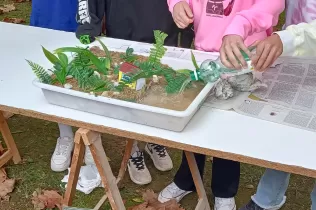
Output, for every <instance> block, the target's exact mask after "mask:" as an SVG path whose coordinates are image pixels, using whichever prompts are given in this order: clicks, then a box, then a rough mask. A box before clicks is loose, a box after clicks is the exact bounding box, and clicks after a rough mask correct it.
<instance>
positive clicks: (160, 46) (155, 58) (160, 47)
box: [148, 30, 168, 63]
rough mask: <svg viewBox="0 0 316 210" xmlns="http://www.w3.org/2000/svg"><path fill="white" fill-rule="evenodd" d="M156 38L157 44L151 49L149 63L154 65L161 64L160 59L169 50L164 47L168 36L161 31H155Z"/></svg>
mask: <svg viewBox="0 0 316 210" xmlns="http://www.w3.org/2000/svg"><path fill="white" fill-rule="evenodd" d="M154 36H155V42H156V43H155V44H154V47H153V48H151V49H150V55H149V58H148V61H149V62H152V63H159V62H160V59H161V58H162V57H163V56H164V55H165V53H166V51H167V49H166V48H165V47H164V43H165V39H166V38H167V36H168V35H167V34H165V33H163V32H161V31H158V30H155V31H154Z"/></svg>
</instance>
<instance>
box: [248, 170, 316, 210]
mask: <svg viewBox="0 0 316 210" xmlns="http://www.w3.org/2000/svg"><path fill="white" fill-rule="evenodd" d="M289 180H290V174H289V173H286V172H283V171H276V170H273V169H266V171H265V173H264V175H263V176H262V177H261V179H260V182H259V185H258V188H257V193H256V194H255V195H253V196H252V200H253V201H254V202H255V203H256V204H257V205H258V206H260V207H261V208H264V209H267V210H276V209H280V208H281V207H282V206H283V204H284V203H285V199H286V197H285V192H286V190H287V188H288V185H289ZM311 199H312V210H316V185H315V186H314V189H313V191H312V193H311Z"/></svg>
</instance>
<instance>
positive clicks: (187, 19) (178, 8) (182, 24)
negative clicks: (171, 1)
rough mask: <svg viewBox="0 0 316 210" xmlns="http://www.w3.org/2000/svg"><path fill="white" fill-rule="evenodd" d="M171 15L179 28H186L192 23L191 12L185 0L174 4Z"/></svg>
mask: <svg viewBox="0 0 316 210" xmlns="http://www.w3.org/2000/svg"><path fill="white" fill-rule="evenodd" d="M172 17H173V20H174V22H175V23H176V25H177V26H178V27H179V28H186V27H188V26H189V25H190V24H191V23H193V12H192V10H191V8H190V6H189V4H188V3H187V2H186V1H180V2H179V3H177V4H176V5H175V6H174V8H173V14H172Z"/></svg>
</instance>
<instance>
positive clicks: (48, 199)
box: [32, 189, 63, 210]
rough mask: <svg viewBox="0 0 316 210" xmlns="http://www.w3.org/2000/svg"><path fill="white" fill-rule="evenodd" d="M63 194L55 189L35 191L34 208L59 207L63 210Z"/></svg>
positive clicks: (37, 209) (39, 209)
mask: <svg viewBox="0 0 316 210" xmlns="http://www.w3.org/2000/svg"><path fill="white" fill-rule="evenodd" d="M62 199H63V198H62V196H61V195H59V194H58V192H57V191H55V190H42V191H41V190H39V189H37V190H36V191H34V192H33V198H32V203H33V205H34V209H36V210H42V209H53V208H55V207H58V209H60V210H62Z"/></svg>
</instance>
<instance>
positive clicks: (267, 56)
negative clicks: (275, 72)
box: [252, 34, 283, 71]
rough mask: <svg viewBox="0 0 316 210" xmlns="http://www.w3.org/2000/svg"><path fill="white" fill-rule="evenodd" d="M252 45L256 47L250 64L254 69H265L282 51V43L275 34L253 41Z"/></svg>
mask: <svg viewBox="0 0 316 210" xmlns="http://www.w3.org/2000/svg"><path fill="white" fill-rule="evenodd" d="M253 46H255V47H256V55H255V56H254V57H253V58H252V64H253V66H254V68H255V69H256V71H264V70H266V69H267V68H268V67H270V66H271V65H272V64H273V63H274V61H275V60H276V59H277V58H278V57H279V56H280V55H281V54H282V52H283V43H282V41H281V39H280V37H279V35H277V34H273V35H272V36H269V37H268V38H266V39H265V40H263V41H259V42H255V43H254V44H253Z"/></svg>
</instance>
